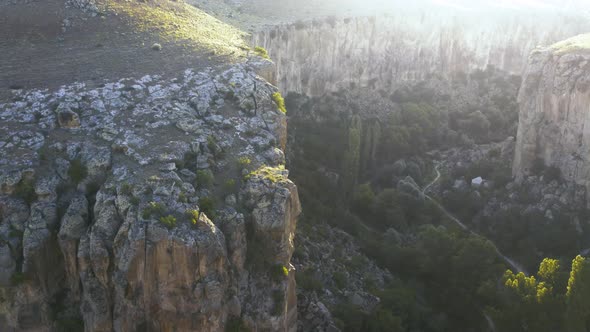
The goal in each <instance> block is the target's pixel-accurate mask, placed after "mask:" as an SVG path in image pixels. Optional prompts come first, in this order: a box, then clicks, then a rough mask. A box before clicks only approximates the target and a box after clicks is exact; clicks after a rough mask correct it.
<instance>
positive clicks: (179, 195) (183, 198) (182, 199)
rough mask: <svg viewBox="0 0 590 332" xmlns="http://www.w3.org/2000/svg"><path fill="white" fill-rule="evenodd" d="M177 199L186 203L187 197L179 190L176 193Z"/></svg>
mask: <svg viewBox="0 0 590 332" xmlns="http://www.w3.org/2000/svg"><path fill="white" fill-rule="evenodd" d="M178 201H179V202H180V203H187V202H188V198H187V197H186V194H185V193H183V192H181V193H180V194H178Z"/></svg>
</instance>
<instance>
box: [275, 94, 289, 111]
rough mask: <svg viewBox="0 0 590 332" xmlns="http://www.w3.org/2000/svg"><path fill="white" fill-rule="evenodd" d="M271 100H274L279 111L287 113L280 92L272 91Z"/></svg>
mask: <svg viewBox="0 0 590 332" xmlns="http://www.w3.org/2000/svg"><path fill="white" fill-rule="evenodd" d="M272 100H273V101H274V102H275V104H276V105H277V107H278V108H279V111H281V112H282V113H283V114H287V107H286V106H285V99H283V96H282V95H281V93H280V92H275V93H273V94H272Z"/></svg>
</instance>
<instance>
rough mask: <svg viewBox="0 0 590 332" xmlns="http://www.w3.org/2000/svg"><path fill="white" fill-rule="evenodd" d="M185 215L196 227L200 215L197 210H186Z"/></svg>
mask: <svg viewBox="0 0 590 332" xmlns="http://www.w3.org/2000/svg"><path fill="white" fill-rule="evenodd" d="M186 214H187V216H188V218H189V220H190V221H191V223H192V224H193V225H196V224H197V223H198V222H199V217H200V216H201V213H200V212H199V211H198V210H194V209H192V210H187V211H186Z"/></svg>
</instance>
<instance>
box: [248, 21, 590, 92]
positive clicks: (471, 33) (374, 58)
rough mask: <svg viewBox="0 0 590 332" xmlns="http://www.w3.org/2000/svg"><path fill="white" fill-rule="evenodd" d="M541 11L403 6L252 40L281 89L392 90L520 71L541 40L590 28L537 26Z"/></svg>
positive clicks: (273, 29)
mask: <svg viewBox="0 0 590 332" xmlns="http://www.w3.org/2000/svg"><path fill="white" fill-rule="evenodd" d="M539 15H541V14H539V13H536V14H535V13H533V14H522V13H519V14H514V13H490V12H487V11H486V12H485V13H480V12H452V13H448V12H446V11H440V12H433V11H424V12H419V13H411V14H407V13H405V12H404V11H403V10H400V11H398V12H397V13H396V14H392V15H388V16H376V17H355V18H346V19H342V18H336V17H331V18H328V19H324V20H319V19H318V20H314V21H312V22H296V23H294V24H287V25H279V26H270V27H267V28H266V29H262V31H260V32H259V33H256V34H254V36H253V43H254V44H256V45H261V46H264V47H265V48H266V49H268V51H269V54H270V56H271V57H272V58H273V59H274V60H275V61H276V63H277V71H278V84H279V88H280V89H281V90H282V91H283V92H298V93H303V94H307V95H310V96H320V95H322V94H323V93H324V92H327V91H336V90H339V89H342V88H349V87H351V86H363V87H371V88H374V89H388V88H391V87H392V86H395V84H396V83H399V82H403V81H408V80H409V81H420V80H424V79H427V78H429V77H432V76H436V77H441V78H444V79H452V78H457V77H461V76H462V75H464V74H465V73H467V74H469V73H470V72H472V71H473V70H475V69H485V68H486V67H487V66H488V65H493V66H495V67H497V68H499V69H501V70H504V71H507V72H510V73H514V74H521V72H522V68H523V67H524V64H525V62H526V58H527V56H528V54H529V52H530V51H531V50H532V49H533V48H535V47H536V46H537V45H539V44H551V43H554V42H556V41H558V40H561V39H564V38H568V37H571V36H574V35H576V34H578V33H582V32H584V31H588V29H589V28H590V26H589V25H588V22H587V21H586V20H581V19H579V18H575V17H565V16H561V15H552V16H548V15H541V16H540V17H542V18H543V21H544V22H545V23H544V28H539V26H538V22H539V19H540V17H539ZM563 22H567V23H566V24H564V23H563Z"/></svg>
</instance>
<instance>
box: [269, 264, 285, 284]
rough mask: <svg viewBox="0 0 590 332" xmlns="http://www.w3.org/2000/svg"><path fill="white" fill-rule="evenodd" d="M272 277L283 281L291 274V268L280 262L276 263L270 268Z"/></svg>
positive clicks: (277, 280)
mask: <svg viewBox="0 0 590 332" xmlns="http://www.w3.org/2000/svg"><path fill="white" fill-rule="evenodd" d="M270 272H271V273H270V276H271V278H272V279H273V280H274V281H276V282H279V281H282V280H284V279H285V278H287V277H288V276H289V269H287V268H286V267H285V266H283V265H280V264H275V265H273V267H272V268H271V270H270Z"/></svg>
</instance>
